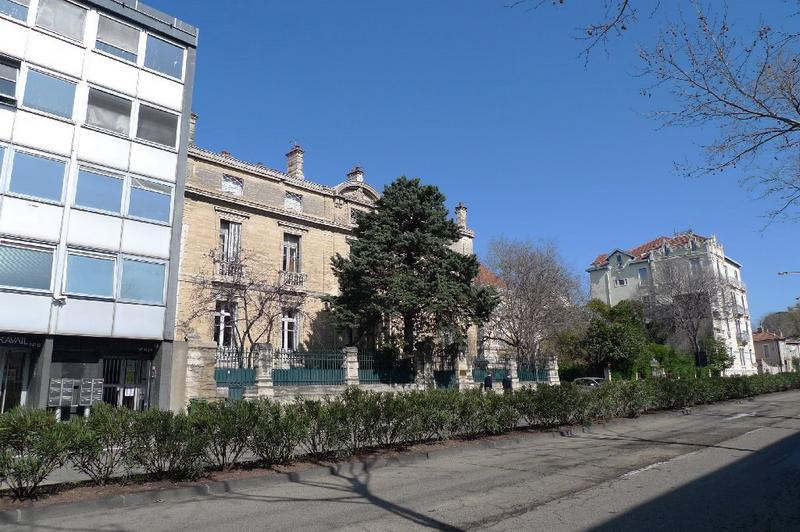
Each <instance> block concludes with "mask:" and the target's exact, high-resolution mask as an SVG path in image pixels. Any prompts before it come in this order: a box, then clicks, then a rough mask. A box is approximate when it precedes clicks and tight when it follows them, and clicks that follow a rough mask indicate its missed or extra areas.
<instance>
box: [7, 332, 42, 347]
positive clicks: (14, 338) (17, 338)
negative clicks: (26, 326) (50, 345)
mask: <svg viewBox="0 0 800 532" xmlns="http://www.w3.org/2000/svg"><path fill="white" fill-rule="evenodd" d="M0 347H32V348H40V347H42V338H41V337H38V336H24V335H20V334H17V335H0Z"/></svg>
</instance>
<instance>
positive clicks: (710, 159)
mask: <svg viewBox="0 0 800 532" xmlns="http://www.w3.org/2000/svg"><path fill="white" fill-rule="evenodd" d="M545 3H552V4H554V5H561V4H563V3H564V0H557V1H552V2H543V1H541V0H538V1H537V0H521V1H518V2H514V3H512V5H521V4H525V5H533V6H535V7H539V6H540V5H542V4H545ZM604 5H605V11H604V15H603V17H602V19H601V20H600V21H596V22H593V23H589V24H587V25H585V27H584V29H583V30H582V31H581V33H580V34H579V35H578V37H579V38H581V39H587V40H588V45H587V46H586V48H585V49H584V51H583V53H584V55H585V56H586V59H588V56H589V53H590V52H591V51H592V50H593V49H594V48H595V47H596V46H597V45H598V44H600V43H603V44H604V45H605V43H606V42H607V39H608V37H609V36H610V35H621V34H622V33H623V32H624V31H625V30H626V29H627V28H628V27H629V26H630V25H631V24H632V23H634V22H635V21H636V20H637V16H638V12H637V9H638V8H639V7H641V6H642V5H645V4H644V3H643V1H642V0H606V1H605V4H604ZM652 5H654V8H653V9H654V10H658V9H659V6H661V4H660V3H659V2H655V4H652ZM665 5H666V4H665ZM675 5H676V4H675V3H670V4H668V6H669V7H672V8H674V6H675ZM677 5H678V13H679V14H678V15H677V16H674V17H673V16H671V15H669V14H667V15H665V18H664V21H663V27H662V29H661V31H660V34H659V37H658V38H657V39H656V41H655V42H651V43H644V44H642V45H640V56H641V59H642V61H643V66H642V71H641V74H642V76H643V77H644V79H649V80H650V82H648V86H647V88H646V89H645V90H644V91H643V92H644V93H645V94H646V95H652V94H653V93H654V92H655V91H656V90H658V89H661V88H666V89H667V90H668V91H669V92H670V93H671V94H672V96H673V99H674V100H675V101H676V106H675V108H672V109H665V110H660V111H657V112H655V113H653V114H654V116H655V117H657V118H658V119H660V120H662V121H663V123H664V124H665V125H668V126H682V127H691V128H694V127H700V126H707V127H709V129H710V130H711V131H715V132H716V134H715V138H714V139H713V140H712V141H710V142H707V143H701V144H700V145H701V149H702V150H703V157H702V158H701V160H700V162H698V163H688V164H686V163H681V164H676V168H677V169H678V170H679V171H680V172H682V173H684V174H685V175H688V176H698V175H707V174H713V173H717V172H721V171H725V170H730V169H734V168H738V169H740V170H741V169H743V170H744V171H743V172H742V175H740V176H739V177H740V178H741V181H743V182H744V183H746V184H747V185H748V186H750V187H752V189H753V190H754V191H756V192H757V193H758V194H759V195H760V196H762V197H768V198H770V199H772V200H773V201H774V202H775V203H774V206H773V207H772V208H771V209H770V210H769V212H768V217H769V218H770V220H775V219H786V218H789V219H792V218H797V216H798V207H800V31H798V30H797V28H798V27H799V26H800V25H799V24H798V23H800V20H799V19H800V7H798V6H800V2H797V0H794V1H793V2H786V3H785V5H786V6H789V9H787V12H786V15H787V18H786V20H772V21H771V23H769V22H766V21H764V22H761V23H760V24H759V25H758V27H757V28H755V29H754V30H753V33H752V34H748V33H745V32H746V31H747V30H742V29H739V31H738V32H737V31H734V30H733V24H732V23H731V21H730V20H729V18H728V16H727V13H725V12H724V11H723V12H722V13H719V14H715V13H714V8H715V6H716V5H718V4H716V3H714V2H703V1H700V0H686V2H684V3H682V4H677ZM681 5H683V6H688V7H689V10H688V11H689V13H690V14H688V15H687V16H686V17H684V15H683V13H681V12H680V11H679V9H680V6H681ZM791 6H794V9H792V7H791ZM662 11H663V10H662ZM651 15H652V13H651ZM783 23H786V24H787V27H788V28H789V29H788V31H784V30H781V29H780V27H781V25H782V24H783ZM739 26H740V28H741V26H742V24H741V23H740V24H739Z"/></svg>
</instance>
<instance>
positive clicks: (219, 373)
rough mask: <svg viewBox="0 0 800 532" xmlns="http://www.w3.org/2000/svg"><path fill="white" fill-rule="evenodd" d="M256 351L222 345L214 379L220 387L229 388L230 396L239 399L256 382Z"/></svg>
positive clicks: (216, 357) (218, 353) (215, 365)
mask: <svg viewBox="0 0 800 532" xmlns="http://www.w3.org/2000/svg"><path fill="white" fill-rule="evenodd" d="M254 357H255V353H254V352H253V351H250V350H244V349H238V348H236V347H220V348H219V349H217V354H216V356H215V360H214V380H215V381H216V383H217V386H219V387H223V388H224V387H227V388H228V398H229V399H233V400H239V399H242V398H243V397H244V390H245V388H246V387H247V386H253V385H254V384H255V383H256V370H255V369H254V368H253V360H254Z"/></svg>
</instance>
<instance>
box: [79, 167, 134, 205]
mask: <svg viewBox="0 0 800 532" xmlns="http://www.w3.org/2000/svg"><path fill="white" fill-rule="evenodd" d="M123 184H124V181H123V180H122V178H119V177H113V176H109V175H104V174H98V173H96V172H90V171H89V170H81V171H80V172H78V190H77V191H76V193H75V205H77V206H79V207H89V208H90V209H100V210H102V211H108V212H116V213H118V212H120V208H121V205H122V188H123Z"/></svg>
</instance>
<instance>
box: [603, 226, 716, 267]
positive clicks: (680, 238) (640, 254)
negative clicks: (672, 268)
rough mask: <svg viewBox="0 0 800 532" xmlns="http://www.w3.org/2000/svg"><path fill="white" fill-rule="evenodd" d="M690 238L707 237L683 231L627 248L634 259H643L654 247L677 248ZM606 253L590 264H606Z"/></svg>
mask: <svg viewBox="0 0 800 532" xmlns="http://www.w3.org/2000/svg"><path fill="white" fill-rule="evenodd" d="M692 239H697V240H699V241H700V242H704V241H706V240H708V238H707V237H704V236H700V235H696V234H694V233H683V234H680V235H676V236H673V237H668V236H660V237H658V238H656V239H654V240H651V241H650V242H645V243H644V244H642V245H640V246H636V247H635V248H633V249H630V250H628V254H630V255H632V256H633V258H634V259H636V260H639V259H644V258H645V257H647V255H648V253H650V252H651V251H653V250H654V249H658V248H660V247H662V246H663V245H664V244H667V245H669V247H671V248H677V247H681V246H685V245H686V244H688V243H689V242H690V241H691V240H692ZM608 255H609V254H608V253H601V254H600V255H598V256H597V258H596V259H594V260H593V261H592V266H603V265H605V264H608Z"/></svg>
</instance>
